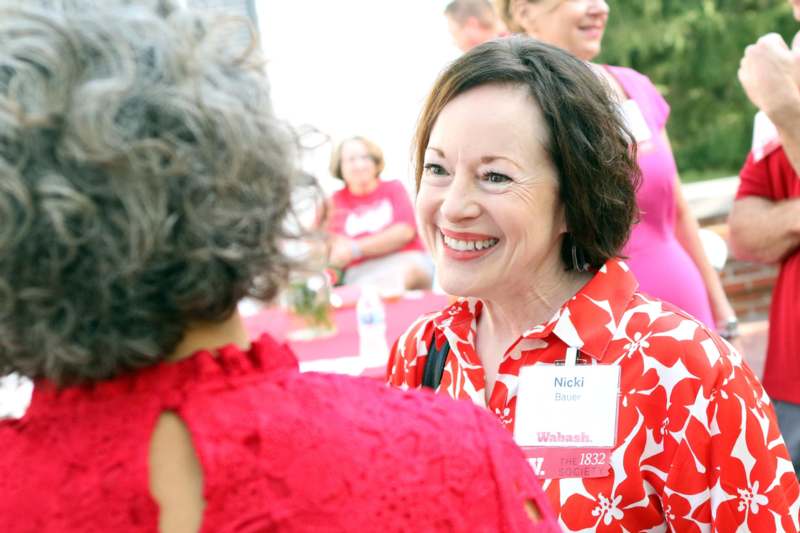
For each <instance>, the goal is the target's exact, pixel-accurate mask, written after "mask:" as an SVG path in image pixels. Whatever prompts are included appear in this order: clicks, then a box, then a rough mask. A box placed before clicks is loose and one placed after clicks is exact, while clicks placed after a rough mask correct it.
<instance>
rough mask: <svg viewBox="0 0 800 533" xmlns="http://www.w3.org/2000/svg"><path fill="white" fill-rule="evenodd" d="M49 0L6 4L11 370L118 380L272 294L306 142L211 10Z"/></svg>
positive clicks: (4, 346)
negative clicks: (244, 302) (187, 335)
mask: <svg viewBox="0 0 800 533" xmlns="http://www.w3.org/2000/svg"><path fill="white" fill-rule="evenodd" d="M33 3H35V2H31V1H29V0H26V2H25V3H24V7H22V5H23V4H22V2H19V1H17V2H9V1H2V2H0V372H2V373H8V372H11V371H16V372H19V373H21V374H23V375H25V376H28V377H32V378H39V377H45V378H47V379H50V380H52V381H54V382H56V383H58V384H69V383H75V382H82V381H89V380H98V379H105V378H109V377H113V376H115V375H118V374H119V373H121V372H124V371H126V370H131V369H135V368H140V367H143V366H147V365H151V364H154V363H156V362H158V361H159V360H161V358H163V356H164V354H166V353H169V352H170V351H171V350H172V349H174V347H175V346H176V345H177V343H178V342H179V341H180V340H181V338H182V336H183V334H184V331H185V329H186V327H187V324H189V323H190V322H194V321H219V320H223V319H225V318H226V317H227V316H229V315H230V313H231V312H233V310H234V309H235V306H236V303H237V301H238V300H239V299H240V298H242V297H243V296H245V295H252V296H255V297H258V298H261V299H269V298H272V297H273V296H274V294H275V292H276V291H277V289H278V288H279V287H280V286H281V284H282V283H283V282H284V281H285V278H286V276H287V275H288V272H289V270H290V267H291V263H290V260H289V259H288V258H287V257H286V256H285V255H284V253H283V248H282V243H283V240H284V239H290V238H292V237H293V235H289V230H288V229H287V227H288V225H287V223H286V222H287V221H286V217H287V216H288V215H289V213H290V204H291V202H290V196H291V193H292V191H293V187H294V184H293V181H294V180H295V176H296V169H295V168H294V166H293V162H294V161H295V157H294V153H293V151H294V146H295V143H294V140H293V136H292V133H291V132H290V131H289V129H288V128H287V127H285V126H284V125H282V124H281V123H280V122H278V121H277V120H276V119H275V118H274V115H273V113H272V109H271V104H270V101H269V94H268V87H267V83H266V79H265V76H264V73H263V68H262V65H261V60H260V58H259V56H258V54H257V53H256V49H255V47H251V48H250V49H249V50H247V51H242V50H238V51H234V50H231V49H229V48H226V47H225V35H226V33H224V32H225V31H228V30H229V29H230V27H229V26H228V27H225V26H220V25H219V24H217V23H216V21H213V20H212V19H210V18H209V16H210V15H207V14H206V15H203V14H200V13H195V12H191V11H187V10H183V9H179V8H178V7H177V6H176V5H175V4H174V3H173V2H172V1H167V0H160V1H156V0H152V1H150V2H142V1H139V2H135V1H124V0H116V1H106V0H104V1H103V2H102V7H98V4H99V3H98V2H87V1H85V0H84V1H80V0H72V1H69V0H66V1H64V0H62V1H61V2H57V1H54V0H40V1H39V2H38V7H37V8H34V7H31V4H33Z"/></svg>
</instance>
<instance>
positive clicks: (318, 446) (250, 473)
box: [0, 336, 556, 533]
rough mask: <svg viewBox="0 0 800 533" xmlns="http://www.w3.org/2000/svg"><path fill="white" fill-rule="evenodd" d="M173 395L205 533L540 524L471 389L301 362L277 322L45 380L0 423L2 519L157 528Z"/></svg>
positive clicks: (526, 488) (76, 527) (47, 527)
mask: <svg viewBox="0 0 800 533" xmlns="http://www.w3.org/2000/svg"><path fill="white" fill-rule="evenodd" d="M165 410H172V411H174V412H176V413H178V414H179V415H180V417H181V418H182V419H183V420H184V421H185V422H186V424H187V426H188V428H189V430H190V432H191V435H192V439H193V442H194V444H195V447H196V449H197V453H198V456H199V458H200V462H201V464H202V467H203V472H204V494H205V500H206V507H205V511H204V519H203V529H202V531H205V532H215V533H217V532H228V531H230V532H233V531H236V532H241V533H245V532H266V531H281V532H283V531H288V532H291V531H378V530H380V531H381V533H383V532H387V531H487V532H488V531H491V532H495V531H531V530H534V528H533V526H531V525H530V523H529V522H528V520H527V519H526V516H525V512H524V510H523V501H524V500H525V499H533V500H535V501H536V502H537V504H538V506H539V508H540V509H542V511H543V513H544V514H545V518H546V519H548V520H550V522H546V523H545V524H544V525H541V526H538V527H537V529H536V530H539V531H550V530H552V531H556V527H555V526H553V525H552V524H554V522H552V517H553V516H552V513H551V511H549V510H548V507H547V503H545V502H546V500H545V498H544V497H543V494H542V492H541V489H540V488H539V486H538V484H537V483H536V481H535V479H534V478H533V474H532V473H531V470H530V468H528V467H527V465H526V464H525V462H524V459H523V458H522V455H521V453H520V452H519V450H518V449H517V448H516V447H515V446H514V445H513V443H512V441H511V440H510V437H509V436H508V435H506V432H505V430H503V429H502V428H501V427H500V426H499V425H498V424H497V421H495V420H494V419H493V418H492V417H491V415H489V414H488V413H483V412H482V411H480V410H479V409H478V408H476V407H474V406H473V405H471V404H470V403H469V402H453V401H451V400H446V399H443V398H438V397H435V396H433V395H432V394H410V393H400V392H398V391H390V390H388V389H386V388H384V386H383V385H382V384H381V383H379V382H377V381H373V380H367V379H352V378H344V377H340V376H332V375H324V374H300V373H299V372H298V370H297V362H296V360H295V359H294V356H293V355H292V354H291V352H290V351H289V350H288V349H287V348H286V347H285V346H282V345H279V344H277V343H276V342H275V341H274V340H273V339H272V338H270V337H268V336H264V337H262V338H261V339H260V340H259V341H258V342H255V343H254V344H253V346H252V347H251V349H250V350H249V351H247V352H243V351H241V350H239V349H238V348H236V347H233V346H228V347H224V348H221V349H219V350H218V351H217V353H215V354H212V353H210V352H207V351H203V352H198V353H196V354H194V355H193V356H191V357H189V358H187V359H184V360H181V361H179V362H176V363H170V364H160V365H157V366H155V367H151V368H149V369H146V370H143V371H140V372H138V373H134V374H131V375H126V376H123V377H119V378H116V379H114V380H110V381H106V382H100V383H96V384H94V385H87V386H81V387H69V388H65V389H61V390H57V389H56V388H55V387H53V386H52V385H50V384H49V383H46V382H40V383H37V385H36V389H35V391H34V394H33V398H32V402H31V405H30V407H29V409H28V412H27V413H26V414H25V416H24V417H23V418H22V419H20V420H6V421H3V422H0V445H2V453H0V471H2V476H0V531H3V532H15V533H19V532H28V531H30V532H37V533H43V532H59V533H68V532H82V533H91V532H103V533H106V532H112V531H113V532H115V533H125V532H134V531H135V532H142V531H156V530H157V518H158V508H157V506H156V504H155V503H154V501H153V500H152V499H151V497H150V494H149V491H148V468H147V457H148V446H149V441H150V436H151V433H152V431H153V427H154V424H155V422H156V420H157V418H158V416H159V414H160V413H162V412H163V411H165Z"/></svg>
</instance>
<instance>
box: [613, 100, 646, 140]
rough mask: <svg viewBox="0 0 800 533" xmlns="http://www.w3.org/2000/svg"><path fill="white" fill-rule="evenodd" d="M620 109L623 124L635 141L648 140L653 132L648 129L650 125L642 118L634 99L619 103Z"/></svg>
mask: <svg viewBox="0 0 800 533" xmlns="http://www.w3.org/2000/svg"><path fill="white" fill-rule="evenodd" d="M620 108H621V109H622V118H623V119H624V120H625V125H626V126H627V127H628V130H630V132H631V133H632V134H633V138H634V139H635V140H636V142H637V143H643V142H645V141H649V140H650V139H651V138H652V137H653V132H652V131H650V126H648V125H647V121H646V120H645V119H644V115H643V114H642V110H641V108H640V107H639V104H637V103H636V100H632V99H628V100H625V101H624V102H622V105H620Z"/></svg>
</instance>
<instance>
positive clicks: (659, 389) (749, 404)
mask: <svg viewBox="0 0 800 533" xmlns="http://www.w3.org/2000/svg"><path fill="white" fill-rule="evenodd" d="M637 287H638V283H637V282H636V279H635V278H634V276H633V275H632V274H631V273H630V271H629V269H628V267H627V265H625V264H624V263H623V262H621V261H618V260H611V261H609V262H608V263H606V265H604V266H603V268H601V269H600V270H599V271H598V272H597V274H596V275H595V276H594V278H593V279H592V280H591V281H590V282H589V283H587V284H586V285H585V286H584V287H583V288H582V289H581V290H580V291H579V292H578V294H576V295H575V297H574V298H572V299H570V300H569V301H568V302H567V303H566V304H564V306H563V307H562V308H561V309H559V311H558V312H557V313H556V314H555V315H554V316H553V317H552V319H551V320H549V321H548V322H546V323H543V324H535V325H532V326H531V328H530V329H529V330H528V331H526V332H525V333H524V334H523V335H522V336H521V337H520V338H519V339H518V340H517V341H516V342H515V343H513V344H512V345H511V346H510V347H509V348H508V350H507V351H506V353H505V354H504V357H503V359H502V361H501V363H500V367H499V370H498V374H497V382H496V384H495V386H494V389H493V391H492V394H491V397H490V398H489V399H488V402H487V399H486V386H485V373H484V369H483V366H482V364H481V358H480V357H479V355H478V353H477V352H476V349H475V342H476V332H477V320H478V319H479V317H480V314H481V310H482V304H481V302H480V301H476V300H472V299H461V300H459V301H457V302H456V303H454V304H453V305H452V306H450V307H448V308H447V309H445V310H444V311H440V312H438V313H434V314H431V315H426V316H423V317H421V318H420V319H418V320H417V321H416V322H415V323H414V324H413V325H412V326H411V327H410V328H409V330H408V331H407V332H406V333H405V334H404V335H403V336H402V337H400V339H398V341H397V342H396V343H395V345H394V346H393V348H392V353H391V357H390V360H389V366H388V369H387V377H388V381H389V383H390V384H392V385H394V386H397V387H400V388H415V387H419V386H420V383H421V381H422V373H423V369H424V366H425V361H426V359H427V354H428V348H429V343H430V340H431V338H432V335H433V333H434V331H435V332H436V340H437V344H439V343H443V342H444V339H445V338H446V339H447V341H448V342H449V345H450V353H449V356H448V358H447V361H446V363H445V370H444V374H443V376H442V381H441V384H440V386H439V388H438V389H437V391H438V392H439V393H443V394H448V395H449V396H452V397H454V398H463V399H467V400H471V401H473V402H475V403H477V404H479V405H483V406H485V407H487V408H488V409H489V410H491V411H492V412H493V413H495V414H496V415H497V416H498V417H499V418H500V420H501V421H502V422H503V423H504V424H505V426H506V427H507V428H508V429H509V430H512V431H513V428H514V422H515V411H516V397H517V391H518V385H519V383H518V376H519V373H520V369H521V368H522V367H524V366H527V365H537V364H546V363H555V362H557V361H563V360H564V359H565V356H566V352H567V348H568V347H577V348H578V349H579V351H580V359H581V360H582V362H585V363H587V364H590V365H616V366H618V367H619V368H620V397H619V405H618V421H617V428H618V429H617V436H616V446H615V447H614V450H613V452H612V454H611V460H610V464H611V468H610V473H609V475H607V476H606V477H598V478H587V479H581V478H564V479H545V480H544V484H543V486H544V488H545V491H546V493H547V495H548V497H549V498H550V503H551V505H552V506H553V507H554V509H555V510H556V512H557V513H558V516H559V521H560V524H561V526H562V527H563V528H564V529H565V530H566V531H642V530H652V531H663V530H665V529H666V528H669V529H670V530H674V531H708V530H709V528H711V529H713V530H715V531H735V530H737V528H741V530H749V531H759V532H770V531H797V530H798V528H799V527H800V526H798V520H800V487H798V482H797V478H796V477H795V474H794V471H793V469H792V464H791V461H790V459H789V454H788V452H787V450H786V447H785V445H784V443H783V440H782V438H781V436H780V432H779V430H778V425H777V422H776V420H775V415H774V412H773V409H772V406H771V405H770V400H769V398H768V397H767V395H766V394H765V393H764V391H763V389H762V387H761V385H760V384H759V382H758V380H757V378H756V377H755V376H754V375H753V373H752V371H751V370H750V368H749V367H748V366H747V365H746V364H745V363H744V362H743V361H742V358H741V356H740V355H739V354H738V353H736V352H735V351H733V349H732V348H731V347H730V345H729V344H727V343H725V342H724V341H722V340H721V339H720V338H719V337H718V336H717V335H716V334H714V333H713V332H711V331H709V330H708V329H707V328H706V327H705V326H704V325H703V324H701V323H699V322H698V321H697V320H695V319H694V318H692V317H691V316H689V315H687V314H686V313H685V312H683V311H681V310H680V309H678V308H676V307H674V306H671V305H670V304H666V303H663V302H661V301H659V300H655V299H650V298H648V297H647V296H645V295H643V294H641V293H638V292H637ZM581 429H582V428H580V427H576V428H575V433H576V434H580V432H581Z"/></svg>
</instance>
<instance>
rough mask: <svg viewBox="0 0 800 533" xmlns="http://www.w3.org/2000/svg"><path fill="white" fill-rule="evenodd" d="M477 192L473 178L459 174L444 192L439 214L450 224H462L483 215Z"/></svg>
mask: <svg viewBox="0 0 800 533" xmlns="http://www.w3.org/2000/svg"><path fill="white" fill-rule="evenodd" d="M476 194H477V190H476V187H475V183H474V181H473V179H472V177H471V176H469V175H466V174H465V173H457V174H456V175H455V176H454V177H453V180H452V181H451V182H450V184H449V185H448V186H447V188H446V190H445V191H444V197H443V198H442V203H441V205H440V206H439V212H440V213H441V214H442V216H443V217H444V218H445V219H446V220H447V221H449V222H461V221H464V220H468V219H471V218H475V217H477V216H478V215H480V213H481V208H480V204H479V202H478V198H477V197H476Z"/></svg>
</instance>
